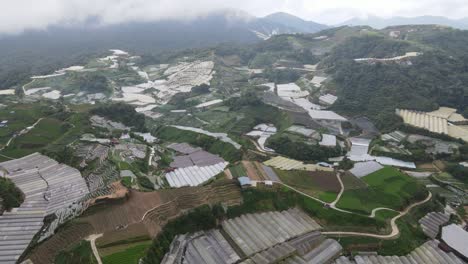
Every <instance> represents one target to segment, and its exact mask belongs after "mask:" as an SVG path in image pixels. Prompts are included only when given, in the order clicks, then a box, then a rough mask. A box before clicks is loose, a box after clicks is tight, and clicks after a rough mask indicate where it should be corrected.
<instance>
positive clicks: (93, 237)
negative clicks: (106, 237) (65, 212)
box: [86, 234, 102, 264]
mask: <svg viewBox="0 0 468 264" xmlns="http://www.w3.org/2000/svg"><path fill="white" fill-rule="evenodd" d="M100 237H102V234H97V235H90V236H88V237H87V238H86V240H87V241H89V242H90V243H91V249H92V250H93V254H94V257H95V258H96V260H97V262H98V264H102V260H101V256H99V252H98V250H97V247H96V239H98V238H100Z"/></svg>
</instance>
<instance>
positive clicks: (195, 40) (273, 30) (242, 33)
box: [0, 9, 326, 89]
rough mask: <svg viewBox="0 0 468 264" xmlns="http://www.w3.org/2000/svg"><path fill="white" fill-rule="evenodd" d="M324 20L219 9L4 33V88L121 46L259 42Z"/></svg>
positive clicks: (141, 50)
mask: <svg viewBox="0 0 468 264" xmlns="http://www.w3.org/2000/svg"><path fill="white" fill-rule="evenodd" d="M324 28H326V26H325V25H321V24H317V23H313V22H309V21H303V20H302V19H300V18H297V17H294V16H292V15H285V14H284V15H283V16H276V15H273V16H271V17H266V18H257V17H253V16H251V15H249V14H247V13H245V12H243V11H241V10H235V9H233V10H220V11H217V12H213V13H211V14H209V15H207V16H202V17H199V18H197V19H194V20H189V21H182V20H181V21H179V20H162V21H157V22H139V23H136V22H128V23H125V24H117V25H100V24H94V23H92V22H89V23H86V24H82V25H81V24H79V25H73V26H53V27H50V28H48V29H47V30H46V31H27V32H25V33H23V34H21V35H12V36H10V35H0V54H2V56H1V58H0V84H1V86H0V89H1V88H8V87H10V86H13V85H16V84H18V83H20V82H22V81H24V80H26V79H27V78H28V76H29V75H37V74H46V73H47V72H50V71H52V70H53V69H57V68H62V67H68V66H71V65H74V64H79V63H83V62H84V61H85V60H86V59H87V58H91V57H95V56H97V55H99V54H103V53H104V52H105V51H107V50H108V49H109V48H119V49H123V50H128V51H131V52H132V53H135V54H140V55H141V54H160V53H162V52H167V51H169V50H170V51H174V50H184V49H189V48H202V47H210V46H215V45H217V44H220V43H241V44H246V43H255V42H258V41H261V40H263V39H267V38H269V37H271V36H273V35H275V34H284V33H314V32H317V31H319V30H321V29H324Z"/></svg>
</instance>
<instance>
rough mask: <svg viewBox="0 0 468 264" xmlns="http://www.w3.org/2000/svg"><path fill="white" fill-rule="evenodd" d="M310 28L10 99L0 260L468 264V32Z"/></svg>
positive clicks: (126, 58)
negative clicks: (458, 240)
mask: <svg viewBox="0 0 468 264" xmlns="http://www.w3.org/2000/svg"><path fill="white" fill-rule="evenodd" d="M268 19H269V21H276V19H278V18H275V17H269V18H268ZM257 22H258V21H257ZM258 23H260V22H258ZM272 23H273V22H272ZM275 23H278V22H275ZM304 25H307V29H308V30H309V31H310V32H305V33H303V34H293V33H295V32H294V30H292V29H291V30H286V31H285V32H281V33H282V34H269V35H268V34H267V33H268V32H259V31H256V32H255V34H256V35H259V36H262V38H264V39H265V40H262V41H259V42H255V43H247V44H246V43H244V44H232V43H224V44H216V45H211V46H209V47H203V48H194V49H188V50H181V51H177V52H176V51H173V52H170V53H167V54H159V55H148V54H145V53H138V52H132V51H130V50H125V49H124V48H125V47H122V48H121V49H117V48H116V47H115V46H118V45H117V44H116V45H112V46H109V47H108V48H109V49H108V50H102V51H101V52H99V54H95V55H93V56H87V57H86V58H85V59H82V60H80V61H79V62H80V63H79V64H76V65H68V66H67V67H62V66H60V67H57V69H53V70H49V71H47V72H43V74H41V75H38V74H35V75H32V76H29V77H28V78H27V79H24V80H17V83H13V82H12V83H11V84H10V85H8V87H5V88H7V90H4V91H5V92H3V93H0V145H1V146H0V161H1V162H0V174H1V178H0V179H1V180H2V181H0V183H1V184H0V187H1V188H2V189H0V190H2V194H1V195H0V231H1V233H0V263H35V264H36V263H38V264H42V263H44V264H46V263H104V264H107V263H109V264H113V263H144V264H150V263H166V264H172V263H337V264H339V263H392V262H391V261H394V263H465V261H466V257H467V256H464V255H463V252H460V251H459V249H457V247H455V246H453V244H452V243H451V241H450V239H448V238H446V237H445V238H444V234H447V233H445V232H446V231H445V229H446V228H447V227H451V226H453V227H451V228H459V229H461V226H463V225H464V224H466V221H467V215H466V211H465V210H466V204H468V166H467V162H468V90H467V86H466V80H467V79H466V78H467V76H468V67H467V61H466V56H468V48H467V47H468V46H464V47H460V45H459V43H467V42H466V41H467V40H468V32H466V31H460V30H456V29H452V28H442V29H441V28H439V27H438V26H433V25H413V26H395V27H392V28H385V29H381V30H378V29H373V28H370V27H367V26H357V27H348V26H342V27H336V28H315V27H313V26H312V24H311V22H310V23H306V24H304ZM322 29H323V30H322ZM318 30H321V31H320V32H316V31H318ZM391 32H393V33H391ZM395 32H399V33H398V34H396V33H395ZM270 33H271V32H270ZM455 33H457V34H456V36H452V35H453V34H455ZM447 36H451V38H452V39H451V40H448V39H447V38H446V37H447ZM70 63H72V62H70ZM74 63H75V62H74V61H73V64H74ZM6 91H8V92H6ZM3 179H5V180H4V181H3ZM3 186H5V187H3ZM12 186H16V187H17V188H18V189H19V190H20V192H18V191H15V189H14V188H13V187H12ZM4 190H5V191H4ZM7 190H8V193H11V194H12V195H13V196H7V195H3V193H7ZM4 201H5V205H6V206H5V207H4V206H2V205H3V203H4ZM439 214H440V215H442V216H441V217H440V218H443V219H445V220H446V221H445V220H444V221H442V222H443V223H439V222H438V221H435V220H431V219H430V218H431V217H435V218H437V216H434V215H439ZM437 219H438V218H437ZM25 222H28V223H31V227H29V226H25V225H22V224H18V223H25ZM434 222H436V224H434ZM428 229H431V230H433V231H429V232H428V231H427V230H428ZM439 229H440V230H441V231H440V230H439ZM461 230H462V231H460V232H465V231H463V229H461ZM434 232H435V235H434ZM439 233H441V235H438V234H439ZM434 256H436V257H434ZM431 257H434V258H435V259H436V260H430V259H431ZM364 260H366V261H367V262H364ZM379 261H380V262H379Z"/></svg>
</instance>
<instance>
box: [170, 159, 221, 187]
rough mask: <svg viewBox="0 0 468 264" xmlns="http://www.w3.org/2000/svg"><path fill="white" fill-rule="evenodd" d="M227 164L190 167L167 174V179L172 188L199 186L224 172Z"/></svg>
mask: <svg viewBox="0 0 468 264" xmlns="http://www.w3.org/2000/svg"><path fill="white" fill-rule="evenodd" d="M227 165H228V163H227V162H220V163H217V164H214V165H209V166H203V167H200V166H196V165H195V166H190V167H185V168H179V169H176V170H174V171H171V172H168V173H166V175H165V177H166V179H167V181H168V183H169V185H170V186H171V187H176V188H178V187H183V186H198V185H200V184H202V183H204V182H206V181H208V180H209V179H211V178H213V177H214V176H216V175H218V174H220V173H221V172H223V171H224V169H225V168H226V166H227Z"/></svg>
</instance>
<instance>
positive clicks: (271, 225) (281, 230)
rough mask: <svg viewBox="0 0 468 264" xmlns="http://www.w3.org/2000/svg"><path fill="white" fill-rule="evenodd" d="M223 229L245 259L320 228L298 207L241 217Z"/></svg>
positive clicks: (232, 220) (225, 224)
mask: <svg viewBox="0 0 468 264" xmlns="http://www.w3.org/2000/svg"><path fill="white" fill-rule="evenodd" d="M222 227H223V230H224V231H226V233H227V234H228V235H229V237H230V238H231V239H232V240H233V241H234V243H235V244H236V245H237V246H238V247H239V248H240V249H241V250H242V252H243V253H244V254H245V255H246V256H251V255H253V254H255V253H257V252H260V251H263V250H265V249H267V248H270V247H272V246H274V245H277V244H279V243H282V242H285V241H287V240H289V239H291V238H294V237H298V236H300V235H303V234H306V233H308V232H311V231H316V230H319V229H321V227H320V225H318V224H317V223H316V222H315V221H314V220H313V219H312V218H310V217H309V216H308V215H306V214H305V213H304V212H302V211H300V210H299V209H297V208H296V209H290V210H287V211H283V212H267V213H258V214H247V215H242V216H240V217H237V218H234V219H229V220H226V221H224V222H223V223H222Z"/></svg>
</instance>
